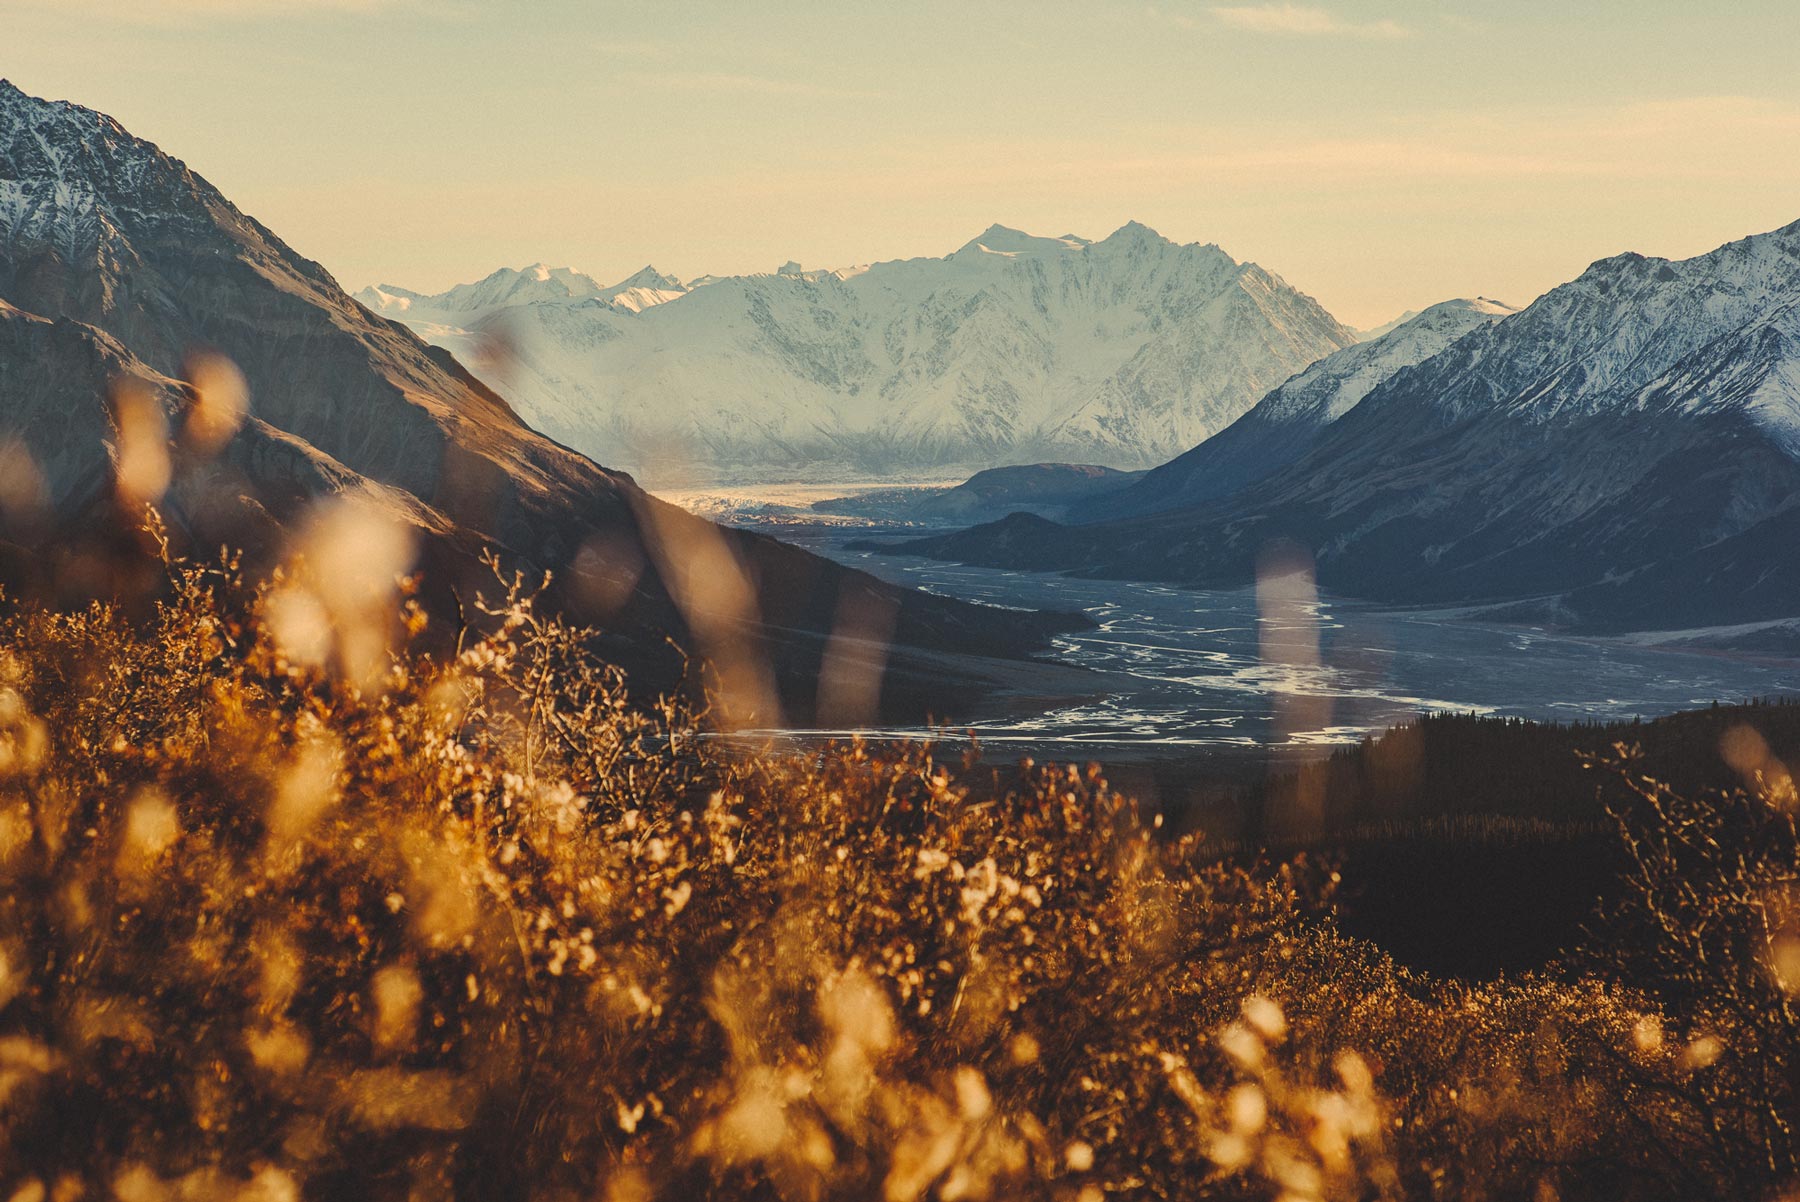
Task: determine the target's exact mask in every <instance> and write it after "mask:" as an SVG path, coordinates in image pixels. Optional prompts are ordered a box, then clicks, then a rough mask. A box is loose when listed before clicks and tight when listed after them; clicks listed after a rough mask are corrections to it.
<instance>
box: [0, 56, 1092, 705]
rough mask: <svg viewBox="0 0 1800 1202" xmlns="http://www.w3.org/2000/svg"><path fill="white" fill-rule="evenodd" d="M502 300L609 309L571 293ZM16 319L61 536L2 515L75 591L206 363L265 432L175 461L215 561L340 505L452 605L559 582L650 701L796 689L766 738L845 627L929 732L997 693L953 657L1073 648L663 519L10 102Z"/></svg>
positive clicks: (303, 269)
mask: <svg viewBox="0 0 1800 1202" xmlns="http://www.w3.org/2000/svg"><path fill="white" fill-rule="evenodd" d="M652 283H654V281H640V283H639V284H637V285H634V287H648V286H649V285H650V284H652ZM501 285H511V286H515V287H523V288H527V289H533V288H563V289H565V290H567V291H568V292H569V293H570V294H571V295H573V294H574V293H577V292H583V291H586V290H587V285H586V284H584V283H583V282H582V281H581V280H580V279H579V278H576V277H573V276H567V277H564V276H559V275H557V274H555V273H546V274H545V276H544V277H543V278H536V277H531V278H528V279H525V280H522V281H498V282H496V290H498V288H499V286H501ZM604 292H605V290H600V291H599V292H596V293H594V294H593V295H590V296H588V297H587V298H586V299H588V300H603V299H604V296H603V294H604ZM0 301H4V302H5V304H4V308H3V309H0V444H6V445H7V446H8V447H10V448H11V449H10V451H9V455H11V456H12V457H11V458H9V459H8V471H9V474H10V475H11V477H12V479H14V480H16V479H19V478H22V476H23V475H24V474H25V473H26V472H29V473H30V474H32V475H33V476H34V487H36V486H41V487H36V491H38V492H39V493H41V494H42V497H43V498H45V499H48V500H49V501H50V502H51V504H52V507H53V509H52V512H51V513H49V514H48V515H43V514H40V515H36V518H35V519H34V522H35V521H36V520H37V519H43V520H48V521H50V522H51V523H52V528H51V530H50V531H49V533H48V534H45V533H44V531H43V530H42V529H39V528H37V527H35V526H34V522H25V521H21V520H20V519H19V516H18V514H17V513H16V512H13V510H17V509H19V505H18V504H14V505H12V506H11V509H10V510H9V509H8V507H7V506H6V505H0V524H4V525H6V526H7V527H8V528H7V530H6V531H3V532H0V536H6V537H13V538H18V539H25V540H26V541H30V539H31V538H32V537H33V536H34V535H35V536H36V537H37V539H38V541H37V543H36V544H35V545H36V546H37V548H38V551H39V552H40V554H39V555H38V556H37V561H36V562H37V563H38V566H39V567H41V568H42V570H43V571H45V572H47V573H49V574H51V575H55V574H56V572H57V571H58V570H59V569H58V567H57V564H58V563H59V562H61V561H60V559H59V555H60V553H61V552H62V551H65V550H67V548H68V547H70V546H72V545H73V541H72V540H73V537H74V536H73V534H72V533H71V526H70V523H72V522H79V521H80V520H81V519H82V518H83V517H84V516H91V511H92V508H93V506H94V505H96V504H101V503H103V501H104V499H105V495H106V493H107V491H108V487H109V486H108V483H107V482H108V480H109V479H111V478H112V477H114V476H119V477H120V478H121V479H122V478H123V473H124V469H123V467H122V466H121V462H122V459H123V458H125V457H126V456H127V453H128V450H129V448H128V447H127V446H126V444H127V442H128V441H129V439H128V435H129V433H130V432H129V431H128V430H126V429H125V419H124V416H123V413H124V411H123V408H122V407H121V405H120V404H119V403H118V400H117V396H118V391H119V388H120V387H121V386H122V383H123V385H127V386H129V387H130V388H131V389H132V390H133V394H134V395H135V396H137V397H138V398H139V400H140V401H141V400H142V399H143V398H145V397H147V398H149V401H148V403H149V404H150V406H151V407H152V409H153V410H154V411H157V412H160V413H161V414H162V417H161V418H160V419H157V421H156V423H153V424H160V422H161V421H166V422H168V423H169V424H170V425H171V426H172V427H174V428H175V429H177V430H183V429H185V428H186V427H187V425H188V424H190V418H191V413H192V410H193V409H194V407H195V406H196V405H197V404H199V403H200V402H201V401H203V400H204V395H203V390H200V389H197V388H196V387H194V386H192V385H191V383H184V382H183V381H188V380H190V379H191V378H193V377H194V376H195V374H196V373H195V369H194V367H193V366H192V365H193V363H194V360H193V359H192V358H191V356H192V355H193V354H194V353H195V352H196V351H205V352H207V353H208V354H210V355H214V356H223V357H225V358H226V359H228V360H229V361H230V362H231V363H234V364H235V365H236V366H237V368H239V369H241V372H242V376H243V385H244V387H246V388H247V393H248V398H249V412H248V420H247V421H245V422H244V423H243V424H242V425H241V426H236V427H233V428H229V429H227V430H226V431H225V435H224V441H223V442H222V443H221V445H219V446H216V447H212V448H210V449H209V451H208V454H207V455H205V456H204V457H202V456H200V455H199V454H198V453H194V452H192V449H191V448H190V447H188V446H187V444H186V443H184V442H182V441H181V440H180V439H177V440H176V442H175V443H173V444H170V449H169V451H168V455H169V458H170V466H169V475H168V478H166V479H162V480H159V482H158V487H157V490H156V493H157V495H162V492H163V487H164V486H165V485H166V487H167V498H166V499H167V501H168V504H169V509H170V512H171V516H172V517H173V518H174V519H175V522H176V524H177V526H178V527H179V529H178V531H177V533H178V534H179V533H185V534H187V535H188V536H189V537H191V539H192V540H194V542H195V543H196V545H197V546H198V547H199V548H200V549H202V550H204V549H205V548H206V546H207V545H209V543H210V542H211V540H213V539H214V538H215V537H218V536H219V535H220V533H221V530H223V531H224V533H226V534H227V535H229V536H230V537H232V538H234V539H238V538H240V537H241V538H242V539H243V540H246V541H252V542H256V543H259V544H260V547H259V548H258V549H261V550H264V551H270V550H271V549H273V548H274V547H276V546H277V545H278V544H279V542H280V539H281V537H282V535H283V533H284V532H285V531H287V530H289V529H291V528H292V527H293V526H294V525H295V523H302V522H304V521H306V519H307V514H308V513H309V512H310V510H311V508H312V502H313V501H314V500H315V499H317V498H320V497H335V496H342V495H345V494H355V495H356V496H358V497H359V498H360V499H362V500H363V501H365V502H368V503H371V504H376V505H377V506H378V507H379V508H380V509H381V510H382V511H383V512H384V513H386V514H387V516H388V519H389V520H391V521H394V522H397V523H400V524H403V525H405V526H406V527H407V528H408V529H409V530H411V531H412V536H413V537H414V538H415V539H417V540H418V543H419V546H420V553H419V562H421V563H423V564H424V565H425V566H426V567H427V569H428V570H430V571H431V572H432V573H433V574H434V576H435V579H436V582H437V584H439V585H441V586H442V588H444V589H448V588H451V587H452V586H454V585H455V584H456V583H458V582H466V579H467V576H468V574H469V572H470V570H471V569H472V568H473V565H474V560H475V557H476V556H477V555H478V554H479V553H480V552H482V551H484V550H491V551H494V552H497V553H499V554H501V555H502V557H503V559H505V560H506V561H507V562H508V563H509V564H512V565H515V566H518V567H521V568H525V569H529V570H532V571H534V572H535V571H537V570H540V569H548V570H550V571H552V572H554V573H556V574H557V576H558V579H559V583H558V585H557V588H558V590H559V592H558V594H557V599H558V601H559V603H561V604H564V605H566V606H567V607H569V608H571V609H572V610H574V611H575V612H576V614H577V616H578V617H582V618H584V619H587V620H593V621H601V622H603V623H604V624H605V626H606V629H607V632H608V637H609V638H610V639H612V640H613V643H614V645H615V650H616V651H617V652H618V656H619V658H620V659H621V661H622V662H628V663H631V664H633V665H635V666H637V667H639V668H640V669H641V670H642V673H643V678H642V679H641V680H640V681H639V683H640V684H641V685H643V686H645V687H667V686H669V685H672V684H673V683H674V677H675V674H676V673H677V672H678V671H679V670H680V660H679V656H678V655H675V653H673V652H672V651H671V650H670V648H669V646H668V642H669V640H671V639H672V640H674V641H675V642H676V643H677V644H679V645H681V646H683V647H686V648H688V649H689V650H692V651H695V652H698V653H699V654H700V655H702V656H703V657H709V658H710V657H711V656H712V653H713V651H714V650H717V649H718V648H719V647H720V646H722V645H724V644H727V643H729V644H730V646H731V647H732V648H734V649H735V650H734V654H736V655H737V656H738V657H739V658H746V657H747V659H748V660H753V661H755V664H756V667H757V672H758V673H759V679H762V680H764V681H765V683H767V684H768V685H769V687H768V688H767V689H765V690H763V691H762V693H761V694H759V706H760V708H757V707H752V708H751V710H746V711H745V712H743V713H741V714H739V715H738V717H739V718H740V720H742V721H745V722H750V723H758V724H760V723H767V722H773V721H777V720H779V717H780V715H779V713H778V712H777V711H778V710H779V709H781V708H786V709H788V711H789V712H790V713H800V714H805V713H808V712H810V711H811V709H812V708H813V702H814V700H815V699H816V697H817V696H819V695H820V694H819V693H818V691H817V687H816V686H817V685H818V681H819V674H820V671H821V665H822V664H823V663H824V659H825V657H826V656H827V655H828V654H829V652H830V648H831V644H830V637H831V636H832V635H833V634H834V632H838V631H840V630H841V628H842V627H843V626H844V615H845V614H862V615H870V614H873V615H877V616H878V618H879V620H874V619H869V620H865V621H862V622H861V624H860V625H858V624H856V623H852V625H854V626H856V629H857V630H858V631H861V632H863V634H864V635H866V636H869V638H865V640H864V642H869V641H870V639H873V640H874V641H873V644H872V645H871V649H870V650H868V652H867V654H865V655H864V659H865V660H875V659H877V658H878V657H877V655H876V652H877V651H879V650H880V645H881V644H882V642H883V641H884V640H885V638H886V636H888V635H889V634H891V636H892V638H893V639H894V640H895V641H896V642H898V643H900V644H905V645H907V646H909V647H911V648H913V649H914V651H915V652H916V653H917V655H918V656H923V657H926V659H927V660H929V662H928V663H925V662H922V661H918V660H915V661H914V662H912V663H911V665H910V666H908V663H907V662H906V656H907V654H908V653H907V652H905V651H904V650H898V651H896V652H895V654H894V656H893V657H892V663H891V664H890V666H889V667H888V670H887V675H886V683H887V689H886V692H885V693H884V695H883V698H882V700H883V701H884V702H885V703H890V704H892V705H898V706H900V707H901V708H903V709H904V708H909V707H910V708H912V709H913V710H914V711H915V712H920V711H923V710H936V711H937V712H940V713H941V712H943V710H942V708H941V705H940V704H937V703H934V702H933V700H932V698H931V697H930V696H928V695H927V692H928V691H926V690H922V688H921V687H920V686H921V682H926V681H930V680H933V679H942V678H944V677H945V675H946V674H948V675H951V676H954V675H956V674H957V673H958V672H959V671H964V672H973V671H975V669H973V668H972V667H970V666H969V663H968V662H965V663H964V666H963V668H962V669H958V668H957V667H956V666H954V665H952V664H948V663H946V662H944V661H943V658H942V657H943V656H944V655H945V654H961V653H964V652H969V651H979V652H982V653H991V654H999V655H1008V654H1015V655H1016V654H1023V653H1024V652H1026V651H1027V650H1028V649H1029V648H1031V647H1032V646H1033V645H1035V644H1037V643H1038V642H1040V641H1041V640H1042V639H1043V638H1044V637H1045V635H1046V633H1047V631H1048V630H1050V629H1053V628H1059V627H1061V626H1064V625H1066V620H1057V619H1051V618H1040V617H1038V616H1036V615H1025V614H1001V613H997V612H995V611H991V610H984V609H981V608H979V607H975V606H967V605H961V604H959V603H955V602H951V601H948V600H945V599H942V598H936V597H928V596H925V595H923V594H919V593H914V592H909V591H906V590H902V589H896V588H892V587H890V586H887V585H884V584H881V583H879V582H877V581H875V580H874V579H873V578H871V577H868V576H865V575H863V574H860V573H856V572H852V571H848V570H846V569H843V568H840V567H838V566H837V565H834V564H832V563H829V562H827V561H825V560H822V559H819V558H816V557H814V556H811V555H808V554H806V553H804V552H802V551H799V550H797V549H795V548H792V547H788V546H785V545H782V544H779V543H776V542H774V541H773V540H770V539H766V538H761V537H757V536H752V535H748V534H743V533H740V532H735V531H727V530H722V529H721V528H719V527H716V526H713V525H711V524H710V523H706V522H702V521H700V520H699V519H696V518H693V517H691V516H689V515H687V514H684V513H682V512H680V511H679V510H676V509H674V508H673V507H671V506H667V505H664V504H663V503H661V502H659V501H656V500H655V499H654V498H651V497H649V496H647V495H646V494H645V493H644V492H643V491H642V490H641V489H639V488H638V487H637V485H636V484H635V483H634V482H633V481H632V480H631V478H630V477H629V476H626V475H623V474H621V473H617V472H611V471H608V470H606V469H603V468H600V467H597V466H596V465H595V464H594V463H593V462H591V461H589V460H588V459H585V458H583V457H582V456H580V455H578V454H575V453H573V452H571V451H569V450H567V449H566V448H564V447H562V446H559V445H557V444H556V443H554V442H552V441H550V440H549V439H546V438H544V437H542V436H540V435H539V434H537V433H535V432H534V431H532V430H531V429H530V428H528V427H527V426H526V425H525V424H524V423H523V422H522V421H520V419H519V418H518V416H517V415H516V414H515V413H514V412H513V411H512V409H511V408H510V407H509V406H508V405H507V403H506V402H505V401H503V400H502V399H501V398H500V397H499V396H498V395H497V394H496V393H494V392H493V391H492V390H490V389H489V388H487V387H486V386H485V385H483V384H481V383H480V382H479V381H478V380H476V379H475V378H474V377H472V376H470V375H469V374H468V373H467V372H466V371H464V370H463V368H462V367H461V366H460V365H459V364H458V363H457V362H456V360H455V359H454V358H452V357H451V356H450V354H449V353H447V352H446V351H444V350H443V349H441V348H436V347H431V346H428V345H427V344H426V343H425V342H423V341H422V340H421V339H420V338H418V337H417V336H416V335H414V334H413V333H412V332H411V331H409V330H408V329H406V328H405V327H404V326H402V325H399V324H396V323H393V322H390V321H387V320H385V319H383V318H380V317H376V316H374V315H372V314H371V313H370V312H369V311H368V310H367V309H366V308H364V307H363V306H361V305H358V304H357V303H355V302H354V301H352V300H351V299H350V298H349V297H348V296H347V295H346V294H345V293H344V292H343V291H342V290H341V289H340V288H339V287H338V286H337V284H336V282H335V281H334V280H333V279H332V278H331V276H330V275H329V274H328V273H327V272H326V271H325V270H324V269H323V268H321V267H320V266H319V265H318V264H317V263H313V262H311V261H309V260H307V259H305V258H302V257H301V256H299V255H297V254H295V253H294V252H293V251H292V250H291V249H289V248H288V247H287V246H286V245H285V244H284V243H282V242H281V240H280V239H279V238H277V237H276V236H275V235H274V234H273V233H271V232H270V231H269V230H267V229H266V228H264V227H263V226H262V225H260V224H259V223H257V222H256V221H255V220H254V219H252V218H250V217H248V216H247V215H245V214H244V213H242V212H240V211H239V210H238V209H237V208H236V207H235V206H233V205H232V204H231V203H230V202H229V201H228V200H227V199H226V198H225V197H224V196H222V195H221V194H220V193H219V192H218V190H217V189H215V188H214V187H213V186H212V185H210V184H209V183H207V182H206V181H205V180H204V179H202V178H201V177H200V176H198V175H197V174H195V173H194V172H193V171H191V170H189V169H188V168H187V167H186V166H185V165H184V164H183V163H181V162H180V161H178V160H176V159H173V158H171V157H169V156H168V155H166V154H165V153H163V152H162V151H161V150H160V149H158V148H157V147H155V146H154V145H152V144H150V143H148V142H144V141H142V140H140V139H137V138H134V137H133V136H132V135H131V134H129V133H128V132H127V131H125V130H124V129H123V128H122V127H120V126H119V125H118V124H117V123H116V122H114V121H113V120H111V119H110V118H108V117H105V116H103V115H101V114H99V113H95V112H93V111H91V110H88V109H85V108H81V107H79V106H76V105H72V104H68V103H64V102H56V103H50V102H46V101H42V100H37V99H34V98H32V97H29V96H26V95H24V94H23V93H22V92H20V91H19V90H18V89H16V88H15V87H13V86H12V85H11V84H9V83H5V82H3V81H0ZM215 361H216V360H215ZM109 394H112V395H113V396H114V398H115V400H114V404H113V406H112V407H111V408H110V409H109V406H108V401H107V398H108V395H109ZM141 407H142V406H141V405H140V408H141ZM158 438H159V439H160V436H158ZM21 452H22V454H23V455H24V456H26V458H25V459H23V460H21V459H19V458H18V456H19V454H20V453H21ZM158 454H161V452H159V453H158ZM202 459H204V461H202ZM115 468H117V469H118V470H117V471H115V470H114V469H115ZM28 491H30V490H22V489H18V488H12V489H9V490H7V495H9V496H13V498H14V500H15V501H17V498H18V497H19V496H25V495H26V493H27V492H28ZM15 494H16V495H15ZM209 523H212V524H209ZM215 527H217V528H215ZM63 558H66V557H63ZM732 581H737V582H739V583H737V584H735V585H733V584H732V583H731V582H732ZM63 583H66V581H64V582H63ZM584 602H587V603H589V604H585V605H584V604H583V603H584ZM458 607H459V608H460V607H461V603H460V600H459V602H458ZM871 632H872V634H871ZM840 650H841V648H840ZM970 662H972V661H970ZM873 670H874V671H875V673H876V675H877V678H879V677H880V671H881V669H880V664H879V663H878V662H877V663H876V664H875V667H874V669H873ZM977 674H978V673H977ZM909 682H910V683H909ZM777 688H779V693H780V697H779V700H777V698H776V695H775V691H776V689H777ZM977 688H978V686H977ZM909 690H910V691H909ZM941 700H942V698H941V697H940V698H939V701H940V702H941ZM753 711H754V712H753ZM864 716H865V717H866V716H868V715H864Z"/></svg>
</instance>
